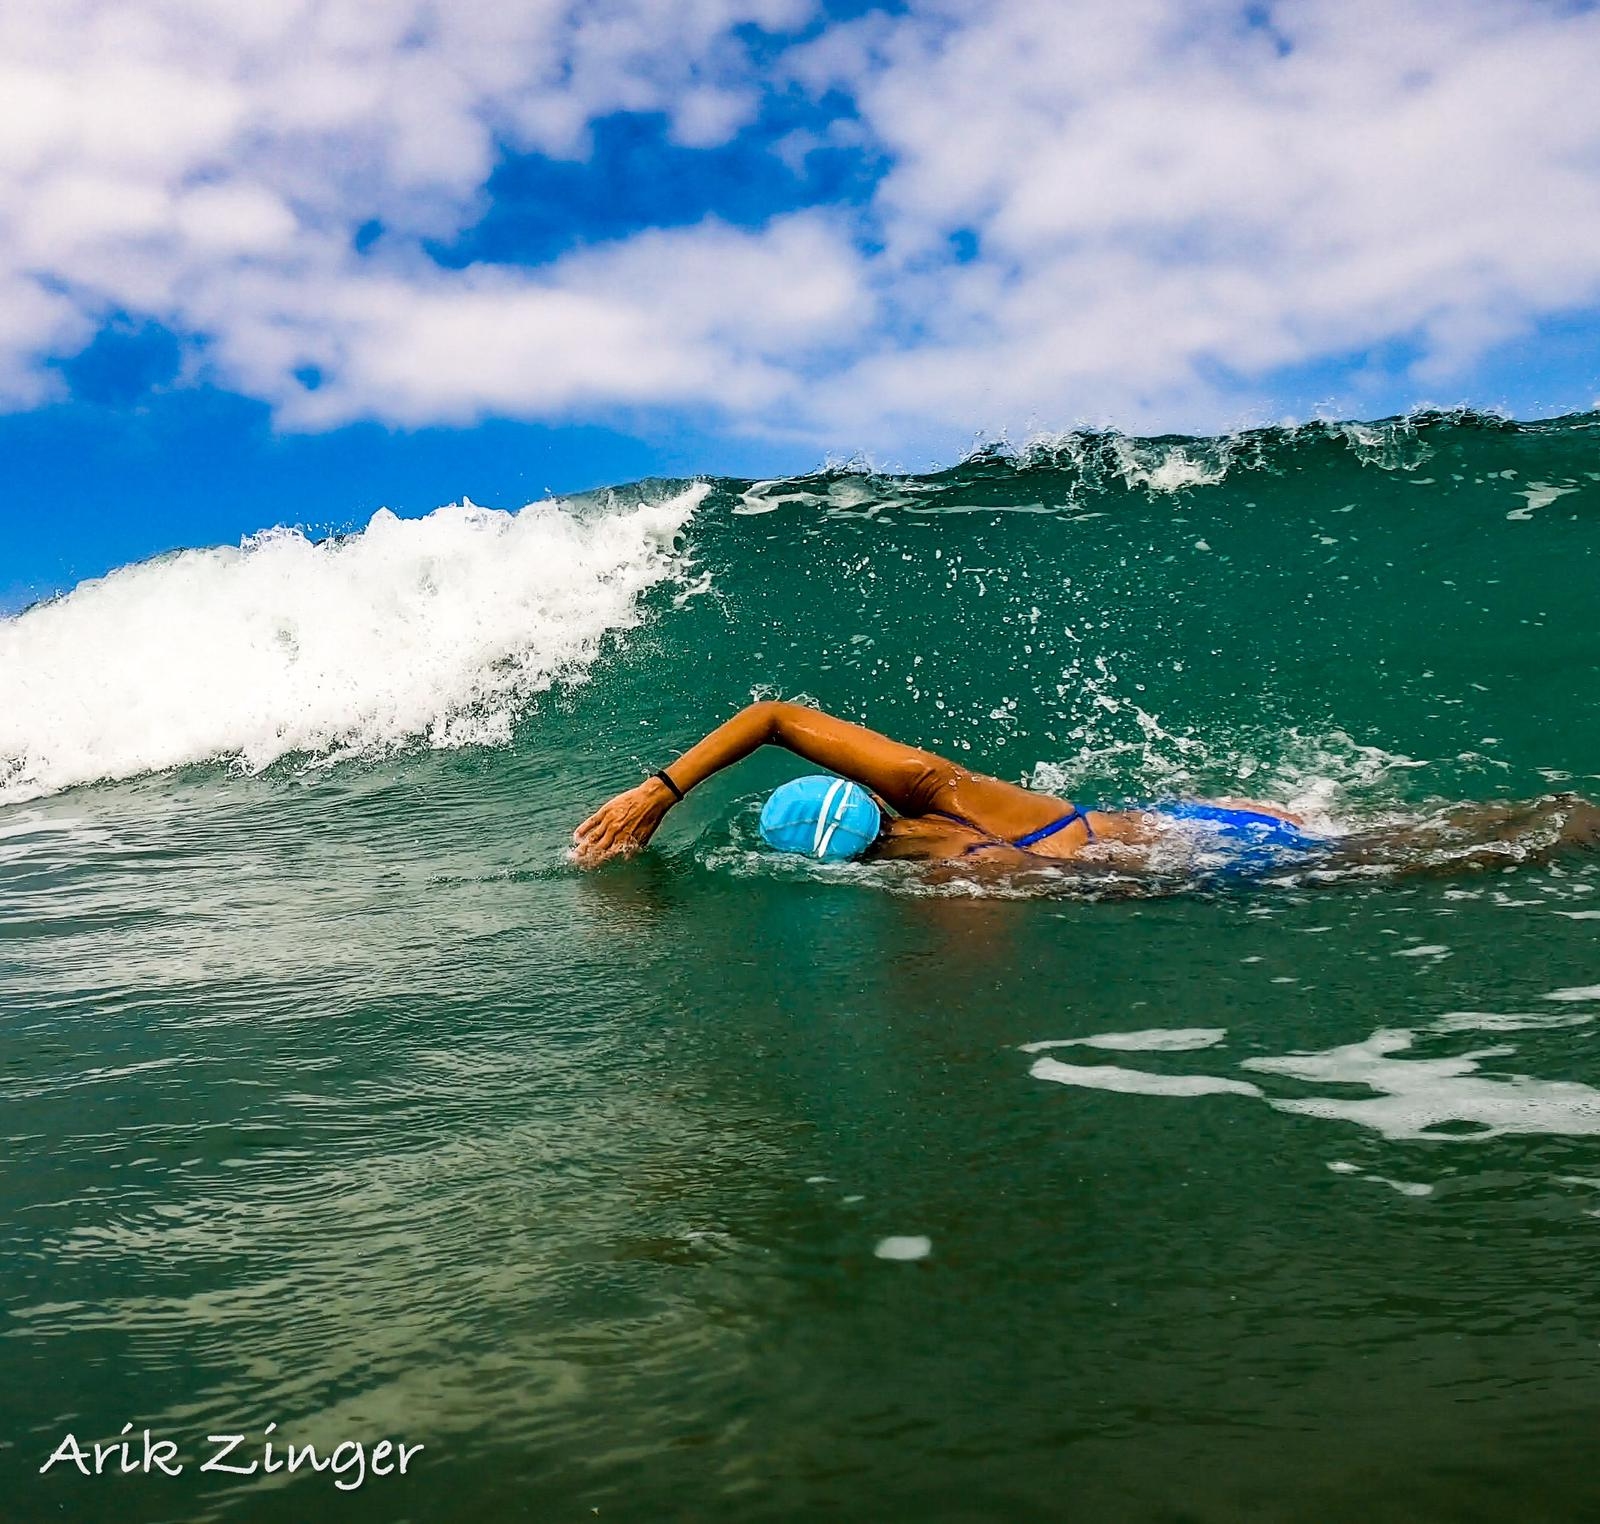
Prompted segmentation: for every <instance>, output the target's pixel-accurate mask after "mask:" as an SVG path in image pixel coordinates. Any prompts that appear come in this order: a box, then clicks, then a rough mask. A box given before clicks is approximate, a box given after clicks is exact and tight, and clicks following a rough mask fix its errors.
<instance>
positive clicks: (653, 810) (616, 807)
mask: <svg viewBox="0 0 1600 1524" xmlns="http://www.w3.org/2000/svg"><path fill="white" fill-rule="evenodd" d="M662 813H663V812H662V811H661V810H660V809H659V808H658V807H656V806H655V805H654V804H653V803H652V801H651V800H650V798H649V796H648V794H647V793H646V791H645V790H643V789H640V788H632V789H629V790H628V791H627V792H626V793H623V794H618V795H617V796H616V798H615V799H609V800H607V801H606V803H604V804H603V805H601V806H600V808H599V809H598V810H596V811H595V812H594V814H592V815H591V816H590V817H589V818H588V819H587V820H585V821H584V822H583V824H582V825H580V826H579V827H578V829H577V830H576V831H574V832H573V833H572V842H573V849H574V850H573V856H574V858H575V859H576V860H577V862H578V863H579V864H580V865H581V866H582V867H586V868H593V867H598V866H599V865H600V864H601V863H603V862H608V861H609V860H610V859H611V858H613V857H632V856H633V855H634V854H635V853H636V852H638V851H639V850H640V849H641V848H643V847H644V845H645V843H646V842H648V841H649V840H650V838H651V837H652V836H653V835H654V834H655V830H656V827H657V826H658V825H659V824H660V823H661V815H662Z"/></svg>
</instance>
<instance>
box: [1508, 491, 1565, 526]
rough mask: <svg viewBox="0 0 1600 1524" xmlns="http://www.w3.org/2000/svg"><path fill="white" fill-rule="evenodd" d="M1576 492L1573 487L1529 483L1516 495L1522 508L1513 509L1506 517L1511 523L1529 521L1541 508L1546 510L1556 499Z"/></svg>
mask: <svg viewBox="0 0 1600 1524" xmlns="http://www.w3.org/2000/svg"><path fill="white" fill-rule="evenodd" d="M1577 490H1578V489H1577V488H1576V487H1573V486H1556V485H1555V484H1554V483H1551V482H1529V483H1528V485H1527V486H1526V487H1524V488H1523V489H1522V491H1520V492H1518V493H1517V494H1516V495H1517V496H1518V497H1520V498H1521V499H1522V500H1523V506H1522V507H1521V508H1513V509H1512V510H1511V512H1510V513H1508V514H1507V515H1506V517H1507V518H1508V519H1511V520H1513V521H1515V520H1518V519H1522V520H1527V519H1531V518H1532V517H1533V516H1534V514H1536V513H1537V512H1538V511H1539V510H1540V509H1541V508H1548V507H1549V506H1550V505H1551V503H1553V502H1555V500H1556V499H1557V498H1560V497H1566V496H1568V495H1569V494H1571V493H1573V492H1576V491H1577Z"/></svg>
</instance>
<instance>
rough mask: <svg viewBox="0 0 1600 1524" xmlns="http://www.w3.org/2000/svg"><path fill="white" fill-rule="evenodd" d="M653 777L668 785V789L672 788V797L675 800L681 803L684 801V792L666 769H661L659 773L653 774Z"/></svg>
mask: <svg viewBox="0 0 1600 1524" xmlns="http://www.w3.org/2000/svg"><path fill="white" fill-rule="evenodd" d="M651 776H652V777H655V778H659V779H660V780H661V781H662V782H663V783H665V784H666V786H667V787H668V788H670V789H671V790H672V797H673V798H674V799H677V800H679V801H680V802H681V801H682V799H683V790H682V789H681V788H679V787H678V785H677V784H676V783H674V782H673V781H672V779H671V778H669V777H668V776H667V770H666V768H664V767H663V768H661V769H660V770H659V771H657V772H655V773H652V774H651Z"/></svg>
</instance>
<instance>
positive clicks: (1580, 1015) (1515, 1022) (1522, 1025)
mask: <svg viewBox="0 0 1600 1524" xmlns="http://www.w3.org/2000/svg"><path fill="white" fill-rule="evenodd" d="M1593 1020H1594V1017H1593V1016H1590V1015H1588V1014H1587V1013H1586V1012H1582V1011H1559V1012H1542V1013H1541V1012H1534V1011H1511V1012H1507V1013H1505V1014H1504V1015H1502V1014H1501V1013H1499V1012H1497V1011H1450V1012H1448V1013H1447V1014H1446V1015H1443V1016H1441V1017H1439V1019H1438V1020H1437V1021H1435V1022H1433V1023H1432V1027H1431V1029H1432V1030H1433V1031H1435V1032H1525V1031H1528V1030H1539V1029H1548V1028H1550V1027H1581V1026H1587V1025H1588V1024H1589V1023H1590V1022H1591V1021H1593Z"/></svg>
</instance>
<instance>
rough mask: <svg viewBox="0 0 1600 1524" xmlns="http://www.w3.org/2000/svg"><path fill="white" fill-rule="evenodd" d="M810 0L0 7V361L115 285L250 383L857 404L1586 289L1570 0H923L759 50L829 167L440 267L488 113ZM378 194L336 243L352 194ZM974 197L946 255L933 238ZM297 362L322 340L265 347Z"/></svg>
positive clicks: (630, 79)
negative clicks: (815, 126)
mask: <svg viewBox="0 0 1600 1524" xmlns="http://www.w3.org/2000/svg"><path fill="white" fill-rule="evenodd" d="M812 14H813V5H812V0H607V3H605V4H592V3H591V4H583V5H574V4H569V3H567V0H533V3H525V4H519V5H516V6H506V5H504V4H501V3H491V0H452V3H451V4H449V5H443V4H435V3H430V0H388V3H373V0H298V3H282V4H277V5H272V6H234V5H227V4H222V3H219V0H116V3H109V0H57V3H56V4H54V5H52V6H48V7H46V6H39V7H11V8H8V9H6V10H3V11H0V404H3V405H6V406H12V407H17V406H28V405H32V404H34V403H36V402H37V401H39V400H40V399H41V398H42V397H43V396H45V395H47V393H48V391H49V389H50V387H51V386H52V385H53V384H55V382H54V376H55V372H54V371H53V370H52V368H51V367H50V365H49V363H48V362H49V361H51V360H52V359H56V358H59V357H61V356H63V355H66V354H70V353H72V352H73V351H74V350H75V349H76V348H79V347H81V346H82V344H83V343H85V342H86V341H87V339H88V338H89V336H90V335H91V334H92V332H93V331H94V328H95V327H96V325H97V324H98V323H99V322H100V321H101V320H103V318H104V317H105V316H106V315H107V314H109V313H112V312H116V311H118V310H125V311H129V312H131V313H133V314H135V315H137V316H140V317H150V318H154V319H155V320H157V321H160V322H162V323H165V324H167V325H169V326H171V327H172V328H173V329H174V331H176V332H177V333H178V334H179V335H180V336H182V337H183V338H184V339H185V340H186V341H188V342H189V345H190V356H189V362H188V368H187V371H186V374H189V375H192V376H197V377H204V378H206V379H210V380H214V381H216V382H218V383H219V384H222V385H225V386H230V387H234V388H237V389H239V390H242V391H244V392H246V393H248V394H250V395H254V396H259V397H262V398H264V399H266V400H268V401H270V402H272V403H273V405H274V406H275V408H276V409H277V411H278V415H279V417H280V419H281V420H282V421H283V423H284V424H285V425H286V426H289V427H323V426H328V425H332V424H336V423H339V422H342V421H346V420H348V419H352V418H358V417H377V418H381V419H384V420H387V421H390V422H395V423H400V424H407V425H412V424H425V423H431V422H440V421H451V422H462V421H468V420H471V419H474V418H477V417H480V416H484V415H487V414H503V415H510V416H522V417H574V416H597V415H603V414H605V413H606V412H607V411H608V410H612V409H617V408H639V407H646V408H649V407H660V408H664V409H671V408H675V407H690V408H697V409H698V408H705V407H710V408H713V409H715V410H718V411H720V412H721V413H722V414H723V415H724V416H725V417H726V418H727V419H728V420H729V421H730V423H731V424H733V425H735V426H739V427H748V428H756V429H765V430H769V431H772V432H789V431H794V430H801V431H810V433H811V435H812V437H814V438H816V439H817V440H818V441H819V442H826V443H828V444H832V445H835V446H838V447H843V448H851V447H855V446H869V447H878V448H886V449H893V448H897V447H903V446H904V445H905V444H906V443H907V442H919V441H925V440H931V439H933V438H936V437H939V438H946V439H948V438H952V437H958V436H963V435H966V434H970V433H971V432H972V431H973V430H975V429H980V428H988V429H999V428H1004V427H1011V428H1024V427H1027V426H1028V425H1030V424H1037V425H1045V426H1049V425H1060V424H1066V423H1070V422H1073V421H1076V420H1080V419H1092V420H1096V421H1116V422H1119V423H1122V424H1124V425H1127V426H1132V427H1150V426H1155V427H1172V426H1196V427H1198V426H1205V425H1208V424H1216V423H1220V422H1226V421H1229V420H1230V418H1231V417H1236V416H1238V414H1239V413H1241V412H1242V411H1245V410H1247V409H1251V408H1254V409H1256V410H1258V411H1260V410H1268V411H1270V409H1271V407H1272V395H1271V374H1272V372H1274V371H1275V370H1278V369H1281V368H1284V367H1292V366H1298V365H1310V364H1315V363H1317V362H1319V361H1323V360H1327V359H1329V358H1332V357H1338V356H1343V355H1351V354H1358V353H1360V352H1361V351H1363V350H1365V349H1367V348H1369V347H1376V346H1379V345H1383V344H1387V343H1391V342H1393V341H1396V340H1399V341H1403V342H1406V343H1410V344H1413V345H1415V346H1416V347H1417V349H1418V352H1419V354H1420V359H1419V360H1418V362H1417V364H1416V367H1415V381H1414V384H1415V385H1416V386H1417V387H1418V388H1423V387H1433V386H1444V387H1447V386H1448V385H1449V384H1450V381H1451V378H1452V376H1458V375H1460V374H1461V373H1462V370H1463V368H1464V367H1466V366H1469V365H1471V364H1472V363H1473V361H1474V360H1475V359H1476V358H1477V357H1478V356H1479V355H1481V354H1482V353H1483V352H1484V351H1485V349H1487V348H1488V347H1490V346H1492V345H1493V344H1495V343H1497V342H1500V341H1502V340H1504V339H1506V338H1508V337H1512V336H1515V335H1517V334H1519V333H1521V332H1524V331H1526V330H1527V328H1528V327H1529V325H1530V324H1532V323H1534V322H1536V321H1538V320H1539V319H1540V318H1542V317H1545V316H1548V315H1550V314H1556V313H1561V312H1564V311H1573V310H1579V309H1587V308H1592V307H1594V306H1595V305H1596V304H1597V303H1600V92H1597V91H1596V90H1595V89H1594V88H1593V83H1592V77H1593V73H1594V67H1595V64H1596V62H1597V61H1600V13H1596V12H1595V11H1593V10H1574V9H1570V8H1563V7H1559V6H1556V5H1554V4H1551V3H1545V0H1461V3H1458V4H1454V5H1451V6H1438V5H1430V4H1424V3H1421V0H1410V3H1401V4H1393V3H1384V4H1379V3H1378V0H1284V3H1280V4H1277V5H1274V6H1273V7H1272V8H1271V11H1270V15H1269V16H1268V17H1267V18H1266V19H1265V20H1264V21H1260V22H1256V23H1251V22H1250V21H1249V20H1247V18H1246V14H1245V11H1244V10H1243V8H1242V7H1240V6H1237V5H1224V4H1221V3H1217V0H1119V3H1118V4H1117V5H1116V6H1110V5H1104V6H1099V5H1093V6H1091V5H1085V6H1076V7H1071V8H1067V7H1062V6H1060V5H1059V4H1055V3H1051V0H1001V3H993V0H990V3H978V0H922V3H920V4H914V5H913V6H912V7H911V9H910V10H909V12H907V13H905V14H899V15H894V16H888V15H883V14H873V15H869V16H866V17H863V18H861V19H859V20H857V21H853V22H849V23H837V24H833V25H830V26H827V27H825V28H824V29H823V30H822V31H821V33H820V35H818V36H816V37H815V39H814V40H812V41H809V42H807V43H805V44H803V45H801V46H799V47H796V48H792V49H790V50H789V52H787V53H786V54H780V55H779V57H778V59H777V61H776V63H774V64H772V65H771V66H770V68H771V79H770V80H769V81H767V83H772V84H776V85H777V86H779V87H780V88H796V89H802V90H810V91H812V92H814V93H820V92H822V91H823V90H828V89H833V90H840V91H843V92H844V93H846V94H847V95H848V96H850V97H852V98H853V100H854V103H855V110H856V120H855V121H854V122H853V123H848V124H843V125H841V126H838V127H836V128H835V129H834V130H833V131H831V132H825V133H818V134H817V135H816V136H814V137H813V136H811V135H810V134H809V129H802V130H798V131H796V132H794V133H791V134H790V135H789V136H788V137H786V138H785V139H783V140H781V141H780V142H779V143H778V144H777V145H776V146H775V149H774V152H775V153H776V154H777V155H778V156H780V157H783V158H785V159H786V160H787V161H788V162H790V163H791V164H793V163H798V162H800V161H801V159H802V158H803V156H804V154H805V153H806V152H808V151H809V150H810V148H811V146H812V145H813V144H814V143H815V144H821V143H824V142H827V141H847V140H850V139H852V138H858V139H859V140H860V141H862V142H863V143H864V144H866V145H867V146H869V147H871V148H875V149H877V150H879V151H881V152H882V153H883V154H884V155H885V156H886V159H887V162H888V166H889V167H888V170H887V173H886V175H885V176H884V178H883V180H882V181H881V183H880V184H879V186H878V189H877V192H876V194H875V197H874V199H873V201H872V203H871V204H870V205H869V206H868V207H866V208H864V209H856V210H846V209H843V208H839V209H834V210H832V211H814V212H803V213H798V214H790V215H785V216H778V217H775V218H774V219H773V220H772V221H771V222H770V223H769V224H768V225H767V226H766V227H764V228H761V229H758V230H755V231H739V230H735V229H731V228H729V227H727V226H724V225H722V224H720V223H718V222H716V221H715V220H711V221H707V222H704V223H702V224H700V225H698V226H695V227H690V228H679V229H674V230H661V229H657V230H650V231H646V232H643V233H640V234H637V235H635V236H633V237H630V238H627V239H623V240H621V241H619V242H617V243H615V244H612V245H610V246H600V247H593V248H588V249H580V250H578V251H576V252H574V253H572V254H569V255H567V256H565V257H563V258H561V259H559V260H557V261H556V262H554V263H553V264H551V265H549V266H546V267H543V268H540V269H532V270H529V269H520V268H515V267H494V268H491V267H482V266H479V267H472V268H468V269H465V270H447V269H443V268H440V267H439V266H437V265H436V264H435V263H434V262H433V261H431V260H430V259H428V257H427V256H426V254H425V253H424V252H423V248H422V242H421V241H422V240H423V239H424V238H429V237H446V238H448V237H450V236H451V235H453V234H454V233H456V232H458V231H460V230H461V229H463V228H465V227H469V226H470V225H471V224H472V223H473V222H474V221H475V220H476V219H477V218H478V217H479V216H480V215H481V213H482V211H483V209H484V205H485V195H486V191H485V183H486V181H487V179H488V176H489V174H490V171H491V170H492V168H493V165H494V163H495V160H496V157H497V155H498V153H499V152H500V151H501V148H502V146H503V145H505V144H509V145H511V146H513V147H516V148H521V149H532V150H538V151H542V152H545V153H549V154H552V155H556V156H569V157H575V158H581V157H582V156H583V155H584V154H585V152H586V151H587V148H586V144H587V131H588V128H589V125H590V124H591V123H592V122H593V121H594V120H596V119H597V118H598V117H600V116H603V115H606V114H608V113H611V112H614V111H618V110H634V111H660V112H663V113H665V114H666V116H667V117H668V118H669V121H670V127H671V133H672V136H673V137H674V139H675V140H676V141H678V142H680V143H682V144H684V145H687V146H691V147H694V146H705V145H709V144H715V143H718V142H722V141H726V140H727V139H728V138H729V137H730V136H731V135H732V134H733V133H735V132H737V131H738V130H739V128H740V127H741V126H743V125H745V124H746V123H748V122H750V121H751V120H753V118H754V117H755V114H756V113H757V112H758V110H759V109H760V91H761V87H762V85H763V83H764V82H763V81H762V80H761V79H760V78H759V77H758V75H757V73H756V71H755V66H754V65H753V64H752V61H751V59H750V56H749V54H748V52H747V50H746V48H745V47H744V45H743V43H741V41H740V40H739V37H738V34H737V31H736V29H737V28H738V27H739V26H740V25H741V24H744V23H752V22H753V23H755V24H757V25H760V26H764V27H768V28H775V29H784V28H790V29H793V28H798V27H800V26H801V25H803V24H804V23H806V22H807V20H808V19H809V18H811V16H812ZM369 219H379V220H381V221H382V223H383V224H384V226H385V228H386V233H385V236H384V237H383V238H382V239H381V240H380V241H379V243H378V244H377V245H375V246H374V247H373V248H372V249H371V250H369V251H368V252H367V253H365V254H358V253H356V252H355V251H354V248H353V237H354V234H355V232H356V230H357V228H359V227H360V226H361V225H362V224H363V223H364V222H366V221H367V220H369ZM953 237H959V238H965V239H969V240H975V250H976V253H975V257H970V258H967V259H959V258H957V257H956V256H955V254H954V252H953V249H954V247H955V246H954V245H953V244H952V238H953ZM308 367H310V368H312V369H314V370H315V371H316V373H317V374H318V376H319V377H320V383H321V384H320V385H319V386H317V387H316V388H315V389H308V388H307V387H306V386H305V385H304V384H303V382H302V380H301V379H297V373H298V374H299V376H301V377H304V376H306V375H308V374H309V373H310V372H309V371H308V369H307V368H308Z"/></svg>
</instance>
